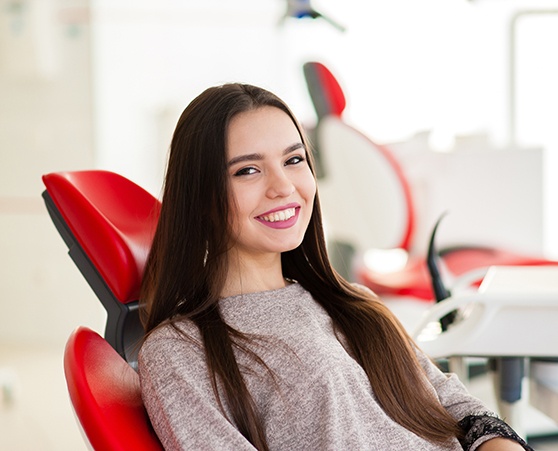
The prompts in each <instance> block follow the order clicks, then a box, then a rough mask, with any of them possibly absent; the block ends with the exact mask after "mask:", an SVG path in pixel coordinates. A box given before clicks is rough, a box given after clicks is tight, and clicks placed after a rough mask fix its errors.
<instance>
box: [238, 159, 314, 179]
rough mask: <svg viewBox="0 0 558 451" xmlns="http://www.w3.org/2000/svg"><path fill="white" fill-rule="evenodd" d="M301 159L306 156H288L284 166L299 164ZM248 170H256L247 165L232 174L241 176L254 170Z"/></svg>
mask: <svg viewBox="0 0 558 451" xmlns="http://www.w3.org/2000/svg"><path fill="white" fill-rule="evenodd" d="M293 160H294V161H293ZM303 161H306V158H305V157H304V156H302V155H294V156H292V157H290V158H289V159H288V160H287V161H285V166H291V165H296V164H300V163H302V162H303ZM250 171H256V168H253V167H252V166H248V167H245V168H242V169H239V170H238V171H237V172H235V173H234V176H235V177H242V176H244V175H252V174H254V172H250Z"/></svg>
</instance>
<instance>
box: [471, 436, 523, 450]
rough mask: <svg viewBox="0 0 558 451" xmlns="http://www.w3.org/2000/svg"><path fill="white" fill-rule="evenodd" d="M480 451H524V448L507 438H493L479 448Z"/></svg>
mask: <svg viewBox="0 0 558 451" xmlns="http://www.w3.org/2000/svg"><path fill="white" fill-rule="evenodd" d="M477 449H478V451H516V450H517V451H523V450H524V448H523V446H521V445H520V444H519V443H517V442H514V441H513V440H509V439H507V438H501V437H497V438H493V439H491V440H488V441H487V442H484V443H483V444H482V445H481V446H479V447H478V448H477Z"/></svg>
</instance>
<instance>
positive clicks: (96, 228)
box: [43, 171, 160, 303]
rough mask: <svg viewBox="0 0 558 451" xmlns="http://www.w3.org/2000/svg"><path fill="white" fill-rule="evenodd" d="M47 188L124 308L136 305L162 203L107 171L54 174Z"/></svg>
mask: <svg viewBox="0 0 558 451" xmlns="http://www.w3.org/2000/svg"><path fill="white" fill-rule="evenodd" d="M43 182H44V184H45V186H46V187H47V191H48V193H49V194H50V196H51V198H52V200H53V202H54V203H55V204H56V207H57V208H58V210H59V211H60V213H61V214H62V216H63V217H64V219H65V222H66V224H68V226H69V227H70V229H71V230H72V232H73V234H74V236H75V237H76V239H77V240H78V242H79V244H80V245H81V247H82V248H83V249H84V250H85V252H86V254H87V255H88V257H89V258H90V259H91V261H92V262H93V264H94V265H95V267H96V268H97V270H98V271H99V272H100V274H101V276H102V278H103V279H104V281H105V283H106V284H107V285H108V286H109V288H110V289H111V291H112V292H113V293H114V296H115V297H116V298H117V299H118V300H119V301H120V302H123V303H128V302H132V301H135V300H137V299H138V295H139V289H140V284H141V277H142V274H143V269H144V266H145V261H146V258H147V254H148V252H149V249H150V247H151V242H152V239H153V233H154V231H155V227H156V224H157V219H158V215H159V208H160V204H159V201H158V200H157V199H155V198H154V197H153V196H151V194H149V193H148V192H147V191H145V190H144V189H143V188H141V187H139V186H138V185H136V184H135V183H133V182H131V181H130V180H128V179H126V178H124V177H122V176H120V175H118V174H114V173H112V172H108V171H78V172H59V173H52V174H47V175H45V176H43ZM122 199H126V202H122Z"/></svg>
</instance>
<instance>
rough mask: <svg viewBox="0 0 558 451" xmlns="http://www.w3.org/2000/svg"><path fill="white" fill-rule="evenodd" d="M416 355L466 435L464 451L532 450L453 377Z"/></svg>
mask: <svg viewBox="0 0 558 451" xmlns="http://www.w3.org/2000/svg"><path fill="white" fill-rule="evenodd" d="M417 356H418V359H419V361H420V364H421V366H422V367H423V368H424V371H425V373H426V376H427V378H428V380H429V382H430V383H431V384H432V386H433V388H434V390H435V391H436V395H437V396H438V399H439V400H440V402H441V404H442V405H443V406H444V407H445V408H446V410H447V411H448V412H449V413H450V414H451V415H452V416H453V417H454V418H455V419H456V420H458V421H459V425H460V426H461V428H462V430H463V432H464V434H465V437H464V439H463V440H461V445H462V446H463V449H464V450H467V451H481V450H482V451H498V450H510V451H513V450H515V449H518V450H531V448H530V447H529V446H528V445H527V444H526V443H525V441H524V440H523V439H522V438H521V437H519V436H518V435H517V434H516V433H515V431H514V430H513V429H512V428H511V427H510V426H509V425H507V424H506V423H505V422H504V421H502V420H501V419H499V418H498V417H497V416H496V415H495V414H494V413H493V412H490V411H489V410H488V409H487V408H486V406H485V405H484V404H483V403H482V402H481V401H480V400H479V399H477V398H475V397H474V396H472V395H471V394H469V393H468V392H467V389H466V388H465V386H464V385H463V384H462V383H461V382H460V381H459V379H458V378H457V376H456V375H455V374H444V373H442V372H441V371H440V370H439V369H438V368H437V367H436V365H434V363H432V362H431V361H430V359H428V357H426V355H424V354H423V353H422V352H421V351H418V352H417Z"/></svg>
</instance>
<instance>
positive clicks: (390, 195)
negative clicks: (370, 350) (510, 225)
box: [303, 62, 558, 301]
mask: <svg viewBox="0 0 558 451" xmlns="http://www.w3.org/2000/svg"><path fill="white" fill-rule="evenodd" d="M303 71H304V76H305V80H306V84H307V88H308V92H309V94H310V98H311V100H312V103H313V105H314V108H315V110H316V114H317V117H318V122H317V125H316V128H315V129H314V130H313V131H312V132H311V136H313V138H314V144H315V146H316V160H317V167H318V176H319V180H318V183H319V186H320V200H321V203H322V208H323V214H324V223H325V231H326V235H327V238H328V243H330V244H332V243H333V245H332V250H333V252H331V251H330V253H331V254H333V255H332V261H333V263H334V265H335V263H336V260H335V251H336V250H337V249H339V248H341V249H349V250H348V251H345V253H344V254H343V255H342V257H343V258H342V260H343V261H340V262H339V265H340V266H343V265H344V266H345V267H344V268H341V270H340V272H341V273H342V274H344V275H349V277H350V278H352V279H355V280H357V281H359V282H360V283H363V284H364V285H366V286H368V287H369V288H371V289H372V290H373V291H375V292H376V293H377V294H379V295H382V296H410V297H413V298H417V299H423V300H425V301H432V300H433V299H435V295H434V292H433V290H432V282H431V279H430V276H429V273H428V269H427V266H426V261H425V256H422V255H414V254H412V252H411V250H412V246H413V234H414V226H415V207H414V204H413V196H412V193H411V189H410V187H409V183H408V182H407V179H406V178H405V174H404V172H403V170H402V168H401V166H400V164H399V163H398V161H397V160H396V158H395V157H394V156H393V154H392V153H391V151H390V149H389V148H388V147H386V146H381V145H379V144H377V143H375V142H373V141H372V140H371V139H370V138H368V137H367V136H365V135H364V134H362V133H361V132H359V131H358V130H356V129H355V128H354V127H352V126H350V125H349V124H347V123H346V122H345V121H344V120H343V118H342V115H343V111H344V110H345V106H346V101H345V96H344V93H343V90H342V88H341V86H340V85H339V83H338V81H337V80H336V78H335V77H334V75H333V74H332V73H331V72H330V71H329V69H328V68H327V67H326V66H325V65H323V64H322V63H319V62H308V63H306V64H304V66H303ZM339 199H343V201H342V202H339ZM370 249H373V250H383V251H389V252H383V253H382V252H378V254H381V255H380V257H381V258H385V257H386V256H387V257H389V256H390V255H391V256H397V257H398V258H399V257H401V256H403V257H404V258H402V259H401V261H402V263H401V264H399V265H395V266H394V267H393V269H386V268H387V267H385V266H384V267H382V261H381V259H378V265H377V266H376V265H373V266H370V265H364V264H362V263H360V264H358V265H357V266H356V267H352V266H351V265H353V262H354V261H355V260H354V254H358V253H364V252H365V251H367V250H370ZM394 251H398V252H394ZM351 252H352V253H353V255H351ZM440 256H441V257H442V261H443V265H444V267H445V268H447V270H449V272H450V273H451V274H452V275H453V276H455V277H459V276H462V275H464V274H470V273H471V271H473V270H478V269H482V268H488V267H489V266H493V265H513V266H515V265H524V266H525V265H549V264H554V265H556V264H558V262H554V261H548V260H545V259H542V258H537V257H532V256H527V255H519V254H516V253H513V252H509V251H506V250H503V249H495V248H487V247H478V246H458V247H454V248H447V249H442V250H440ZM337 269H338V270H339V269H340V268H337ZM480 278H482V276H480ZM479 281H480V279H479Z"/></svg>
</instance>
